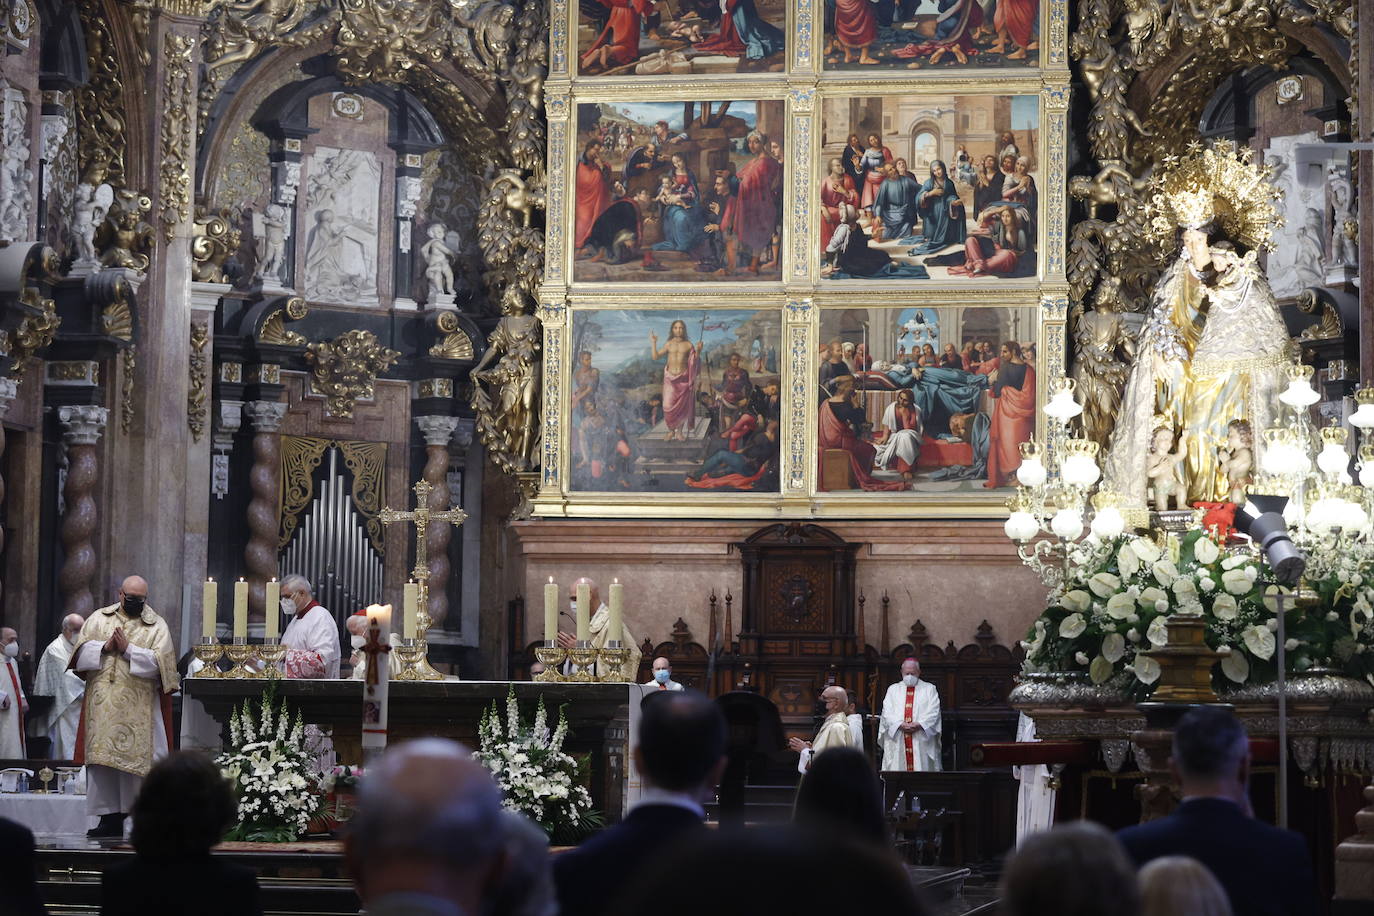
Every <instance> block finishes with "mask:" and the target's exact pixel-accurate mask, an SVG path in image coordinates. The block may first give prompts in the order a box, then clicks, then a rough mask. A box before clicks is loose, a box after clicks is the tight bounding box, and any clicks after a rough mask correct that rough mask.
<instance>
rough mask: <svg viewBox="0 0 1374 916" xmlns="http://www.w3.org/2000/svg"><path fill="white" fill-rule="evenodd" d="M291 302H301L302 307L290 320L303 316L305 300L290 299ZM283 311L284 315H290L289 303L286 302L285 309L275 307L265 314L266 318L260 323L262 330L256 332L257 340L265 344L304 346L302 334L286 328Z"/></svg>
mask: <svg viewBox="0 0 1374 916" xmlns="http://www.w3.org/2000/svg"><path fill="white" fill-rule="evenodd" d="M291 303H301V307H302V312H301V313H300V315H299V316H292V320H293V321H296V320H299V319H300V318H304V317H305V312H304V311H303V309H304V305H305V300H303V299H299V298H297V299H292V300H291ZM283 312H285V313H286V315H290V313H291V304H290V303H288V304H287V307H286V309H277V310H276V311H275V312H273V313H272V314H270V315H268V316H267V320H266V321H264V322H263V323H262V332H261V333H260V334H258V340H260V341H262V342H263V343H266V344H274V345H276V346H278V347H303V346H305V338H304V337H303V336H301V335H300V334H297V333H296V332H295V331H288V330H287V329H286V321H285V318H284V316H283Z"/></svg>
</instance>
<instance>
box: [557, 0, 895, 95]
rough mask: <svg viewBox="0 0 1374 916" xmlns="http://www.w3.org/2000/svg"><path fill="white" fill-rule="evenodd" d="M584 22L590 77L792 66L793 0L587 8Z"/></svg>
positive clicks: (619, 3) (616, 0) (581, 63)
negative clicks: (787, 51)
mask: <svg viewBox="0 0 1374 916" xmlns="http://www.w3.org/2000/svg"><path fill="white" fill-rule="evenodd" d="M865 2H868V0H865ZM577 22H578V27H577V49H578V67H579V72H580V73H581V75H583V76H590V75H599V76H650V75H655V74H673V75H681V74H687V73H764V72H776V71H780V70H782V69H783V66H784V59H783V50H784V47H785V43H786V31H787V7H786V0H579V3H578V20H577Z"/></svg>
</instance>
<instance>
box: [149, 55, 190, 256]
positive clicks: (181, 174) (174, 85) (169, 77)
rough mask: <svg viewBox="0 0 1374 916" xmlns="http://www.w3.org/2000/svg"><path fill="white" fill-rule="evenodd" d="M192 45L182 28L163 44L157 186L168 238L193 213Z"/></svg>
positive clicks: (169, 238)
mask: <svg viewBox="0 0 1374 916" xmlns="http://www.w3.org/2000/svg"><path fill="white" fill-rule="evenodd" d="M193 49H194V43H193V42H192V40H191V37H190V36H189V35H182V34H181V33H179V32H168V33H167V35H166V37H165V39H164V41H163V46H162V66H163V76H162V103H163V116H162V125H161V131H162V135H161V143H162V163H161V165H159V167H158V178H159V188H158V190H159V193H160V194H161V195H162V237H163V239H164V240H165V241H168V242H170V241H171V240H172V234H173V232H174V231H175V230H176V228H177V227H178V226H180V225H181V224H182V223H184V222H186V220H187V219H189V218H190V216H191V141H192V138H193V131H194V130H195V125H194V123H193V122H192V120H191V118H192V114H191V113H192V111H194V107H195V106H194V104H193V103H194V102H195V78H194V74H193V73H192V70H191V67H192V60H191V54H192V51H193Z"/></svg>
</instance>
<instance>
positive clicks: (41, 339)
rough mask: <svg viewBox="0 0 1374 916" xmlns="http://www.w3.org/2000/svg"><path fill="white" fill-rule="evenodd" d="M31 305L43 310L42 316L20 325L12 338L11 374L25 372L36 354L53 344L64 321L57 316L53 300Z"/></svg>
mask: <svg viewBox="0 0 1374 916" xmlns="http://www.w3.org/2000/svg"><path fill="white" fill-rule="evenodd" d="M31 304H33V305H36V306H38V307H39V308H41V309H42V310H43V314H41V315H30V316H29V317H27V318H25V319H24V320H23V321H21V322H20V323H19V327H18V328H16V329H15V331H14V334H13V335H12V337H11V343H10V350H9V356H10V373H11V374H17V373H20V372H22V371H23V370H24V368H25V367H26V366H27V365H28V363H29V360H30V358H32V357H33V355H34V354H35V353H37V352H38V351H39V350H41V349H43V348H44V347H46V346H48V345H49V344H50V343H52V342H53V338H54V337H56V336H57V328H58V326H59V325H61V324H62V319H61V318H59V317H58V315H57V304H56V303H54V302H53V301H52V300H51V299H41V300H38V301H36V302H32V303H31Z"/></svg>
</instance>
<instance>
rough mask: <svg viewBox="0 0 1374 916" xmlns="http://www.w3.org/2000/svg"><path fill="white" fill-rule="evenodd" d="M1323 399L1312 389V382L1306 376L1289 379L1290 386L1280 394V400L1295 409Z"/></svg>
mask: <svg viewBox="0 0 1374 916" xmlns="http://www.w3.org/2000/svg"><path fill="white" fill-rule="evenodd" d="M1321 399H1322V396H1321V395H1319V394H1317V392H1315V391H1313V390H1312V383H1311V382H1310V381H1308V380H1307V379H1306V378H1291V379H1289V380H1288V387H1287V388H1285V389H1284V390H1283V392H1282V393H1281V394H1280V395H1279V400H1280V401H1282V402H1283V403H1285V404H1287V405H1288V406H1289V407H1292V408H1293V409H1294V410H1301V409H1303V408H1304V407H1311V406H1312V405H1313V404H1315V403H1317V402H1318V401H1320V400H1321Z"/></svg>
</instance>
